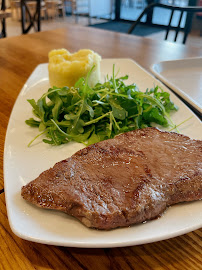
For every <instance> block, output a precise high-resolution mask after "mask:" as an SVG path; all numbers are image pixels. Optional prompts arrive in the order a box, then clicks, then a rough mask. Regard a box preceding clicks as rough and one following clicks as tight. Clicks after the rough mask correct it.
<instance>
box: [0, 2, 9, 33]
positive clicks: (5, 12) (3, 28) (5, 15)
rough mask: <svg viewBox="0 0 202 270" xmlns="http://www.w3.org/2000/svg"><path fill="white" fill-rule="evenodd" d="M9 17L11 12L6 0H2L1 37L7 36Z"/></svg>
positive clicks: (0, 16) (0, 12)
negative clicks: (7, 20)
mask: <svg viewBox="0 0 202 270" xmlns="http://www.w3.org/2000/svg"><path fill="white" fill-rule="evenodd" d="M9 17H11V12H10V11H8V10H7V9H6V3H5V0H2V2H1V9H0V22H1V32H0V38H4V37H6V19H7V18H9Z"/></svg>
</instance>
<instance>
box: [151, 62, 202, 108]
mask: <svg viewBox="0 0 202 270" xmlns="http://www.w3.org/2000/svg"><path fill="white" fill-rule="evenodd" d="M151 71H152V72H153V73H154V74H155V76H156V77H157V78H158V79H160V80H161V81H162V82H163V83H165V84H166V85H167V86H168V87H170V88H171V89H172V90H173V91H174V92H175V93H177V94H178V95H179V96H180V97H182V98H183V99H184V100H186V101H187V102H188V103H189V104H190V105H191V106H192V107H193V108H194V109H196V110H197V111H198V112H200V113H202V57H198V58H187V59H180V60H173V61H163V62H159V63H157V64H154V65H153V66H152V67H151Z"/></svg>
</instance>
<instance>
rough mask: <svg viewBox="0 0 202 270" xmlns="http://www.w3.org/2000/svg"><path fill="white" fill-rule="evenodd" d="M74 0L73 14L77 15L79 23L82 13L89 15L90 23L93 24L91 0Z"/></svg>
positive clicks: (72, 0)
mask: <svg viewBox="0 0 202 270" xmlns="http://www.w3.org/2000/svg"><path fill="white" fill-rule="evenodd" d="M71 2H72V15H75V21H76V23H78V18H79V16H80V15H82V16H87V17H88V21H89V24H91V17H90V0H71Z"/></svg>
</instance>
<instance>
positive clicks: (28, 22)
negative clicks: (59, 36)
mask: <svg viewBox="0 0 202 270" xmlns="http://www.w3.org/2000/svg"><path fill="white" fill-rule="evenodd" d="M21 24H22V33H23V34H27V33H28V32H29V31H30V29H31V28H32V27H33V28H34V30H35V31H36V32H39V31H40V30H41V0H21Z"/></svg>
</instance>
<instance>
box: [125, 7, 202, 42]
mask: <svg viewBox="0 0 202 270" xmlns="http://www.w3.org/2000/svg"><path fill="white" fill-rule="evenodd" d="M155 7H160V8H164V9H168V10H170V11H171V13H170V19H169V23H168V25H165V26H162V27H164V28H165V29H166V35H165V40H167V38H168V34H169V31H170V30H174V31H175V38H174V41H177V37H178V34H179V32H180V31H181V32H184V37H183V44H185V43H186V40H187V37H188V34H189V33H190V30H191V26H192V18H193V15H194V13H197V12H202V7H200V6H194V7H191V6H189V7H176V6H171V5H165V4H160V3H153V4H150V5H148V6H147V7H146V8H145V9H144V10H143V12H142V13H141V14H140V16H139V17H138V19H137V20H136V21H135V22H134V23H133V24H132V25H131V27H130V29H129V30H128V34H131V33H132V32H133V31H134V34H135V28H136V27H137V25H138V24H140V23H141V19H142V17H143V16H144V15H145V14H146V15H147V14H152V12H153V9H154V8H155ZM175 11H179V13H180V15H179V20H178V24H177V26H172V20H173V15H174V12H175ZM184 13H187V17H186V23H185V26H184V27H183V28H182V27H181V26H180V25H181V21H182V17H183V14H184Z"/></svg>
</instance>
